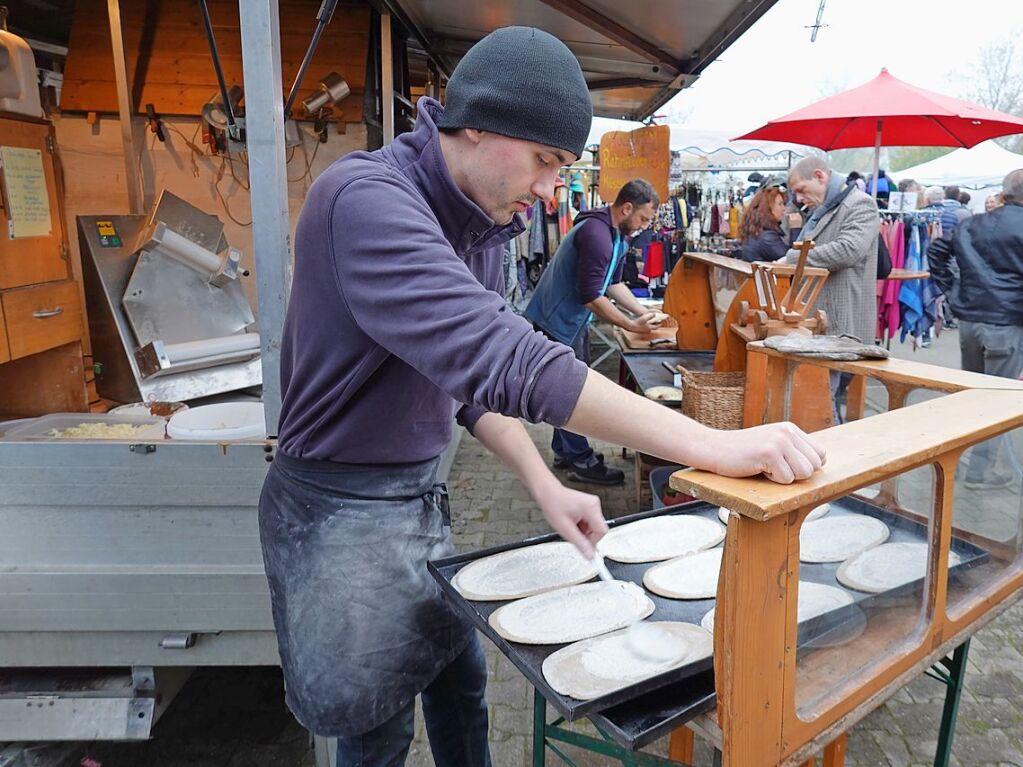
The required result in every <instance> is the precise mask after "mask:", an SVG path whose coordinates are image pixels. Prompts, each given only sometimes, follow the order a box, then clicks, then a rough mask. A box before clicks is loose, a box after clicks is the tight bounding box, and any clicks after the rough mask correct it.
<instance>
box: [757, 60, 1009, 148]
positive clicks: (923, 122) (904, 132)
mask: <svg viewBox="0 0 1023 767" xmlns="http://www.w3.org/2000/svg"><path fill="white" fill-rule="evenodd" d="M1012 133H1023V118H1019V117H1014V116H1013V115H1009V114H1005V113H1004V112H997V111H995V110H993V109H988V108H986V107H982V106H979V105H977V104H971V103H970V102H968V101H961V100H960V99H954V98H950V97H949V96H942V95H941V94H939V93H934V92H932V91H928V90H924V89H923V88H917V87H916V86H913V85H910V84H909V83H907V82H903V81H902V80H900V79H898V78H897V77H893V76H892V75H890V74H889V73H888V70H887V69H882V70H881V74H879V75H878V76H877V77H875V78H874V79H873V80H871V81H870V82H868V83H866V84H864V85H861V86H859V87H858V88H853V89H851V90H848V91H844V92H843V93H839V94H838V95H835V96H831V97H829V98H826V99H823V100H821V101H818V102H816V103H813V104H811V105H810V106H807V107H804V108H802V109H799V110H797V111H795V112H792V113H791V114H787V115H785V116H784V117H779V118H778V119H776V120H771V121H770V122H768V123H767V125H764V126H762V127H760V128H757V129H756V130H754V131H750V132H749V133H747V134H745V135H743V136H739V139H747V140H752V139H761V140H769V141H793V142H796V143H799V144H807V145H808V146H815V147H819V148H820V149H825V150H828V151H830V150H832V149H851V148H854V147H867V146H963V147H971V146H974V145H976V144H979V143H980V142H981V141H986V140H987V139H990V138H997V137H998V136H1007V135H1009V134H1012Z"/></svg>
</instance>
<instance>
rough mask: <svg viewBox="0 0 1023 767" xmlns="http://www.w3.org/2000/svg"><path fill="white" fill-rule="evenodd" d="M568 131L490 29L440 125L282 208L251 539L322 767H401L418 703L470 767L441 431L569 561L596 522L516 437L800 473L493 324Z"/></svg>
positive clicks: (787, 457)
mask: <svg viewBox="0 0 1023 767" xmlns="http://www.w3.org/2000/svg"><path fill="white" fill-rule="evenodd" d="M590 118H591V107H590V102H589V97H588V94H587V89H586V83H585V81H584V79H583V75H582V71H581V69H580V67H579V64H578V62H577V61H576V60H575V57H574V56H573V55H572V53H571V52H570V51H569V50H568V48H566V47H565V46H564V45H563V44H562V43H561V42H559V41H558V40H557V39H556V38H554V37H552V36H551V35H549V34H547V33H545V32H542V31H540V30H537V29H529V28H524V27H510V28H507V29H500V30H497V31H496V32H494V33H492V34H490V35H488V36H487V37H486V38H484V39H483V40H482V41H480V42H479V43H478V44H477V45H475V46H474V47H473V48H472V49H471V50H470V51H469V52H468V53H467V54H466V55H465V57H464V58H463V59H462V61H461V63H460V64H459V65H458V67H456V69H455V71H454V72H453V73H452V77H451V80H450V82H449V83H448V89H447V107H446V108H444V107H441V105H440V104H439V103H437V102H436V101H434V100H433V99H429V98H422V99H420V100H419V103H418V119H417V121H416V126H415V129H414V130H413V131H411V132H410V133H406V134H404V135H402V136H399V137H398V138H397V139H395V141H394V142H393V143H392V144H390V145H389V146H386V147H384V148H383V149H381V150H379V151H376V152H354V153H352V154H350V155H348V156H346V157H344V158H342V159H341V160H339V161H337V162H336V163H334V164H333V165H331V166H330V167H329V168H328V169H327V170H326V171H324V173H323V174H322V175H321V176H320V177H319V178H318V179H317V180H316V181H315V183H314V184H313V185H312V187H311V189H310V190H309V194H308V196H307V197H306V201H305V205H304V207H303V209H302V213H301V216H300V218H299V222H298V228H297V230H296V235H295V276H294V284H293V288H292V295H291V300H290V303H289V306H288V316H287V319H286V322H285V327H284V337H283V339H282V347H281V384H282V388H283V407H282V411H281V422H280V424H279V431H278V434H279V442H278V451H277V453H276V455H275V456H274V460H273V463H272V465H271V467H270V471H269V473H268V474H267V479H266V482H265V483H264V486H263V493H262V495H261V497H260V502H259V526H260V539H261V542H262V546H263V559H264V564H265V568H266V574H267V579H268V581H269V585H270V597H271V602H272V606H273V616H274V625H275V628H276V630H277V641H278V648H279V650H280V656H281V666H282V668H283V670H284V679H285V689H286V700H287V703H288V706H289V707H290V708H291V710H292V711H293V712H294V714H295V716H296V717H297V718H298V720H299V721H300V722H301V723H302V724H303V725H305V726H306V727H307V728H309V729H310V730H312V731H313V732H315V733H317V734H320V735H324V736H332V737H336V738H337V739H338V750H337V764H338V766H339V767H354V765H359V766H360V767H378V766H383V765H386V766H387V767H393V766H394V765H401V764H403V763H404V760H405V756H406V754H407V753H408V749H409V745H410V743H411V741H412V735H413V718H414V710H415V706H414V704H415V697H416V695H419V694H422V704H423V713H424V716H425V719H426V730H427V733H428V735H429V738H430V747H431V750H432V751H433V757H434V762H435V763H436V764H437V765H438V766H439V767H460V766H464V767H484V766H486V765H489V764H490V753H489V749H488V745H487V708H486V701H485V700H484V688H485V686H486V666H485V663H484V658H483V653H482V650H481V648H480V645H479V642H478V640H477V638H476V632H475V630H474V629H473V627H472V625H471V624H470V623H469V622H468V621H467V620H466V619H465V618H464V617H462V615H461V614H460V613H458V612H456V611H455V610H454V609H453V608H452V607H451V606H450V605H449V604H448V603H447V602H446V601H445V600H444V598H443V596H442V594H441V592H440V589H439V588H438V586H437V584H436V583H435V582H434V581H433V579H432V578H431V577H430V575H429V574H428V572H427V568H426V563H427V562H428V561H430V560H435V559H438V558H441V557H445V556H449V555H451V554H453V553H454V548H453V546H452V544H451V536H450V523H451V520H450V516H449V513H448V504H447V492H446V490H445V488H444V486H443V485H441V484H438V483H437V481H436V472H437V466H438V463H439V457H440V454H441V453H442V451H443V450H444V448H445V447H446V446H447V444H448V443H449V441H450V439H451V434H452V423H451V422H452V419H453V417H455V418H457V420H458V422H459V423H461V424H462V425H463V426H465V428H467V429H468V430H469V431H470V432H471V433H472V434H473V436H475V437H476V439H478V440H479V441H480V442H481V443H483V445H484V446H486V447H487V448H488V449H489V450H491V451H492V452H493V453H495V454H496V455H497V456H499V457H500V458H501V459H502V460H503V461H504V462H505V463H507V464H508V465H509V466H510V467H511V468H512V469H513V470H514V471H515V473H516V474H517V475H518V477H519V478H520V479H521V480H522V482H523V484H524V485H525V486H526V488H527V489H528V491H529V493H530V495H531V496H532V497H533V499H534V500H535V501H536V503H537V505H538V506H539V508H540V509H541V511H542V512H543V515H544V517H545V519H546V520H547V521H548V522H549V523H550V525H551V527H552V528H553V529H554V530H555V531H557V532H558V533H559V534H560V535H561V536H562V537H563V538H565V540H567V541H570V542H571V543H573V544H574V545H575V546H576V547H577V548H578V550H579V551H580V552H581V553H582V555H583V556H584V557H587V558H589V557H592V556H593V552H594V544H596V542H597V540H599V539H600V537H601V536H602V535H603V534H604V533H605V532H606V530H607V525H606V524H605V522H604V519H603V516H602V515H601V510H600V500H599V499H598V498H597V497H595V496H592V495H588V494H585V493H581V492H578V491H576V490H572V489H569V488H566V487H564V486H563V485H562V484H561V483H560V482H559V481H558V480H557V478H555V476H554V475H553V474H552V473H551V471H550V469H549V468H548V467H547V465H546V464H545V462H544V460H543V458H541V456H540V454H539V453H538V452H537V450H536V447H535V446H534V445H533V442H532V440H531V439H530V437H529V435H528V433H527V432H526V430H525V429H524V428H523V426H522V424H521V423H520V421H519V419H520V418H525V419H527V420H529V421H532V422H534V423H536V422H539V421H545V422H547V423H550V424H552V425H554V426H558V427H561V426H564V427H566V428H569V429H571V431H573V432H576V433H579V434H585V435H589V436H593V437H596V438H598V439H604V440H614V441H617V442H619V443H620V444H624V445H627V446H630V447H633V448H635V449H639V450H643V451H644V452H649V453H652V454H654V455H659V456H662V457H664V458H666V459H668V460H671V461H674V462H677V463H685V464H689V465H692V466H700V467H703V468H708V469H712V470H714V471H718V472H721V473H724V474H729V475H732V476H745V475H749V474H756V473H759V472H766V473H768V474H769V475H770V476H771V477H773V478H774V479H776V480H778V481H781V482H791V481H792V480H793V479H798V478H803V477H807V476H809V475H810V474H811V473H812V472H813V471H814V470H815V469H816V468H818V467H819V466H820V465H821V462H822V459H823V453H822V451H821V450H820V449H819V448H818V447H817V446H816V445H815V443H814V442H813V441H812V440H811V439H810V438H808V437H807V436H806V435H804V434H803V433H802V432H801V431H799V430H798V429H796V427H794V426H792V425H791V424H772V425H770V426H765V427H759V428H757V429H749V430H746V431H740V432H719V431H715V430H713V429H708V428H706V427H704V426H701V425H700V424H697V423H695V422H693V421H690V420H689V419H687V418H684V417H683V416H682V415H681V414H679V413H674V414H672V413H671V412H670V411H666V410H665V409H664V408H662V407H661V406H660V405H658V404H656V403H654V402H651V401H649V400H646V399H644V398H642V397H638V396H636V395H634V394H631V393H628V392H626V391H625V390H624V389H622V388H620V387H618V386H616V385H615V384H613V383H611V382H610V381H608V380H607V379H606V378H604V377H602V376H600V375H598V374H596V373H594V372H592V371H590V370H589V369H588V368H587V367H586V365H585V364H583V363H581V362H579V361H578V360H576V359H575V356H574V355H573V353H572V350H571V349H569V348H568V347H567V346H563V345H561V344H559V343H556V342H554V341H550V340H548V339H547V338H545V337H544V336H543V335H541V334H540V333H537V332H535V331H534V330H533V329H532V327H531V326H530V324H529V323H527V322H526V321H525V320H524V319H522V318H521V317H518V316H516V315H515V314H514V313H512V312H511V311H509V310H508V307H507V306H506V304H505V303H504V300H503V299H502V297H501V288H502V281H503V280H502V253H501V251H502V246H503V244H504V243H505V242H507V241H508V240H509V239H511V238H512V237H514V236H515V235H516V234H518V233H519V232H521V231H522V230H523V228H524V227H523V223H522V219H521V214H522V213H523V212H524V211H525V210H526V209H528V208H529V207H530V206H531V205H532V203H533V202H534V201H535V200H538V199H540V200H546V199H550V198H551V197H552V196H553V193H554V182H555V179H556V178H557V176H558V170H559V168H560V167H561V166H563V165H566V164H569V163H571V162H573V161H574V160H575V159H576V158H578V157H579V155H580V154H581V152H582V149H583V145H584V143H585V141H586V137H587V134H588V132H589V128H590Z"/></svg>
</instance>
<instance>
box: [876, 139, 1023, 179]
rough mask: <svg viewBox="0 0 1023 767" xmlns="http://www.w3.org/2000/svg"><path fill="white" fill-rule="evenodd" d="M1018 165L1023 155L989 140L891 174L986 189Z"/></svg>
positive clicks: (1022, 166) (1022, 165) (1022, 160)
mask: <svg viewBox="0 0 1023 767" xmlns="http://www.w3.org/2000/svg"><path fill="white" fill-rule="evenodd" d="M1017 168H1023V155H1021V154H1016V153H1015V152H1010V151H1009V150H1008V149H1003V148H1002V147H1000V146H998V144H996V143H995V142H994V141H985V142H984V143H983V144H977V146H975V147H973V148H972V149H956V150H955V151H953V152H950V153H949V154H947V155H945V156H944V157H939V158H938V159H936V160H931V161H930V162H925V163H921V164H920V165H915V166H913V167H912V168H906V169H905V170H900V171H898V172H897V173H890V174H889V175H891V176H894V177H895V178H897V179H899V180H902V179H910V178H911V179H913V180H914V181H916V182H917V183H918V184H921V185H923V186H931V185H932V184H936V185H938V186H948V185H950V184H955V185H956V186H958V187H960V188H963V189H986V188H988V187H993V186H1001V184H1002V180H1003V179H1004V178H1005V176H1006V175H1007V174H1008V173H1009V172H1010V171H1013V170H1016V169H1017Z"/></svg>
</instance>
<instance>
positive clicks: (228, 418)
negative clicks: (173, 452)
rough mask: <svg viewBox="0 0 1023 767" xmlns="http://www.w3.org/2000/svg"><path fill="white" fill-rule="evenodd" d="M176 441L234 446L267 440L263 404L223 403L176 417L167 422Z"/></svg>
mask: <svg viewBox="0 0 1023 767" xmlns="http://www.w3.org/2000/svg"><path fill="white" fill-rule="evenodd" d="M167 436H168V437H171V438H172V439H191V440H205V441H212V442H233V441H236V440H244V439H266V424H265V423H264V415H263V403H262V402H222V403H220V404H218V405H203V406H202V407H193V408H190V409H188V410H183V411H181V412H180V413H175V414H174V415H173V416H171V419H170V421H168V422H167Z"/></svg>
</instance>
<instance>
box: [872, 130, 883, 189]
mask: <svg viewBox="0 0 1023 767" xmlns="http://www.w3.org/2000/svg"><path fill="white" fill-rule="evenodd" d="M881 122H882V121H881V120H878V121H877V134H876V135H875V136H874V175H873V176H871V178H873V179H874V191H873V195H874V199H875V200H877V186H878V180H877V172H878V165H879V164H880V162H881Z"/></svg>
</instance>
